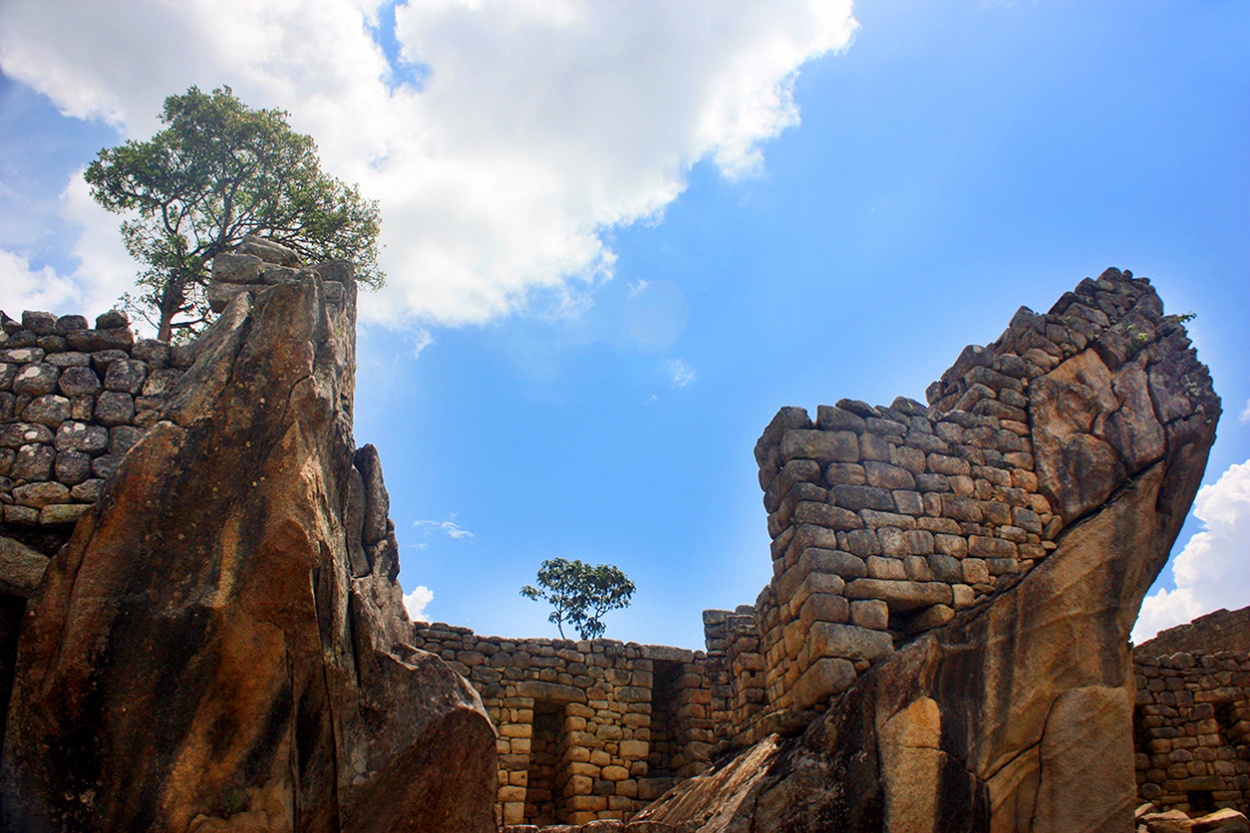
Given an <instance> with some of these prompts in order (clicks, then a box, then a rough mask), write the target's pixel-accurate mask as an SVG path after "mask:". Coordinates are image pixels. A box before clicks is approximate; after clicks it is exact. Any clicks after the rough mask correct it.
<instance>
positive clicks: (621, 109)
mask: <svg viewBox="0 0 1250 833" xmlns="http://www.w3.org/2000/svg"><path fill="white" fill-rule="evenodd" d="M379 5H380V3H379V0H372V2H370V0H272V1H271V2H267V3H253V2H250V0H246V1H245V0H185V2H180V3H169V2H165V0H59V2H57V3H53V4H49V3H47V2H46V0H6V2H4V3H3V4H0V69H3V71H4V72H5V73H6V74H7V75H9V76H10V77H12V78H15V79H18V80H21V81H24V82H25V83H27V84H30V85H31V86H33V87H34V88H36V89H37V90H39V91H41V92H43V93H45V94H47V95H48V96H50V97H51V98H52V100H53V101H54V102H55V103H56V104H57V106H59V107H60V108H61V109H62V111H63V112H64V113H66V114H68V115H72V116H76V117H81V118H100V119H104V120H107V121H109V122H110V123H113V124H115V125H117V126H119V128H120V129H122V131H123V132H124V133H125V134H126V135H129V136H133V137H143V136H147V135H150V133H151V132H152V131H153V130H154V129H155V128H156V126H157V124H156V118H155V117H156V115H157V114H158V113H159V111H160V107H161V102H162V100H163V98H164V97H165V96H166V95H169V94H171V93H177V92H181V91H183V90H185V89H186V88H187V87H188V86H189V85H191V84H193V83H194V84H198V85H199V86H200V87H201V88H203V89H211V88H213V87H215V86H218V85H220V84H223V83H225V84H230V85H231V86H232V87H233V88H234V90H235V92H236V93H237V94H238V95H239V96H240V97H241V98H242V99H243V100H244V101H247V102H248V103H249V104H251V105H252V106H255V107H271V106H280V107H283V108H286V109H288V110H290V111H291V113H292V123H293V125H294V126H295V127H296V129H298V130H300V131H304V132H308V133H310V134H312V135H313V136H314V137H315V138H316V139H317V141H318V144H319V146H320V149H321V153H322V158H323V160H324V161H325V163H326V166H327V168H328V169H329V170H330V171H331V172H332V173H334V174H335V175H337V176H339V177H342V178H343V179H346V180H348V181H354V182H359V183H360V184H361V186H362V190H363V191H364V192H365V193H366V194H368V195H370V196H373V197H376V198H378V199H379V200H380V201H381V206H382V213H383V221H384V222H383V233H382V242H383V243H384V244H385V246H386V248H385V250H384V252H383V256H382V265H383V267H384V268H385V269H386V271H387V272H388V274H389V279H390V286H389V287H388V288H387V289H386V290H384V291H383V292H382V293H379V294H376V295H366V296H365V297H364V299H363V301H362V311H363V312H364V314H365V316H366V317H369V318H372V319H373V320H382V321H387V322H391V323H399V322H405V321H408V320H411V319H412V318H414V317H416V318H420V319H422V320H424V321H427V322H435V323H440V324H456V323H465V322H480V321H484V320H487V319H489V318H491V317H493V316H498V315H501V314H506V313H508V312H511V311H514V310H516V309H519V308H523V307H524V306H525V304H526V302H527V299H529V298H531V297H533V294H534V293H535V291H539V292H540V294H541V291H543V290H555V291H556V295H555V296H554V297H556V298H557V299H570V298H571V299H577V298H578V297H579V294H578V287H583V288H584V287H586V286H593V285H594V283H595V282H597V281H600V280H602V279H604V278H606V277H607V276H609V275H610V272H611V269H612V261H613V254H612V252H611V250H610V249H609V247H608V245H607V243H606V242H605V238H604V233H605V232H607V231H609V230H610V229H612V228H613V227H616V226H620V225H626V224H629V223H631V222H635V221H639V220H655V219H657V218H659V217H660V216H661V215H662V213H663V211H664V208H665V207H666V206H667V205H668V204H669V203H671V202H672V201H673V200H674V199H675V198H676V197H677V196H678V195H679V194H680V193H681V192H682V190H683V189H684V188H685V187H686V177H687V173H688V171H689V169H690V167H691V166H692V165H693V164H694V163H695V162H696V161H698V160H700V159H703V158H712V159H714V160H715V163H716V164H717V165H718V166H719V168H720V170H721V171H722V173H723V174H724V175H725V176H727V177H729V178H735V177H739V176H744V175H749V174H751V173H753V172H756V171H758V170H759V168H760V166H761V164H762V155H761V143H762V142H764V141H766V140H768V139H770V138H772V137H774V136H776V135H778V134H779V133H780V132H781V131H782V130H784V129H785V128H787V127H790V126H793V125H795V124H797V123H798V120H799V113H798V108H797V106H796V105H795V103H794V101H793V96H792V90H793V85H794V81H795V77H796V74H797V72H798V70H799V68H800V67H801V66H802V65H803V64H804V63H805V62H807V61H810V60H812V59H814V58H817V57H819V56H821V55H824V54H826V53H828V52H830V51H832V50H836V49H840V48H843V47H845V46H846V45H847V44H849V42H850V39H851V37H852V34H853V33H854V30H855V27H856V23H855V21H854V19H853V18H852V17H851V0H832V2H831V1H830V0H767V2H766V1H765V0H683V1H682V2H670V1H669V0H639V2H634V3H627V4H617V3H602V2H593V0H546V2H540V0H535V2H530V3H517V2H515V0H437V2H435V1H434V0H423V1H422V2H416V1H415V0H412V2H409V3H407V4H405V5H401V6H399V7H398V8H397V9H396V21H397V25H396V32H395V34H396V36H397V38H398V40H399V42H400V43H401V46H402V54H403V57H404V58H405V59H406V60H408V61H411V62H413V63H419V64H421V65H423V66H428V67H429V73H428V75H426V76H425V77H424V80H423V84H422V88H421V89H420V90H417V89H415V88H414V87H413V86H411V85H399V86H394V87H392V85H391V82H392V79H393V73H392V68H391V67H390V66H389V65H388V64H387V61H386V58H385V56H384V54H383V51H382V49H381V48H380V47H379V46H378V45H377V44H376V43H375V42H374V41H373V39H372V36H371V35H370V32H369V29H368V26H367V24H373V23H376V21H377V14H376V11H377V9H378V8H379ZM93 210H94V211H96V212H97V213H99V214H101V215H103V212H102V210H100V209H93ZM103 216H107V215H103ZM109 220H110V223H109V228H111V229H113V231H112V233H113V234H114V235H115V234H116V231H115V227H116V218H112V217H109ZM89 222H94V221H89ZM88 248H90V247H88ZM85 268H86V264H84V269H85ZM130 273H131V274H133V268H132V269H131V270H130ZM562 293H567V294H562Z"/></svg>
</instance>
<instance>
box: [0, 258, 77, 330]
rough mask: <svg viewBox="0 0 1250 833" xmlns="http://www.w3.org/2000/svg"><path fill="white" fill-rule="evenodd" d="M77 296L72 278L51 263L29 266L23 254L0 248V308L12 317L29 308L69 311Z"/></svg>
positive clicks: (75, 303)
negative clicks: (57, 269)
mask: <svg viewBox="0 0 1250 833" xmlns="http://www.w3.org/2000/svg"><path fill="white" fill-rule="evenodd" d="M78 297H79V293H78V287H77V286H75V285H74V282H73V281H71V280H70V279H68V278H66V277H63V276H61V275H58V274H57V273H56V271H55V270H53V269H52V268H51V267H48V266H44V267H42V268H40V269H32V268H31V266H30V261H29V260H28V259H27V257H26V256H25V255H24V254H22V253H20V252H11V251H8V250H7V249H0V309H2V310H4V311H5V312H7V313H8V314H9V315H11V316H12V317H14V318H21V317H22V311H23V310H28V309H36V310H48V311H55V312H59V313H62V314H64V313H68V312H69V311H70V309H69V308H70V307H73V306H76V305H77V303H78Z"/></svg>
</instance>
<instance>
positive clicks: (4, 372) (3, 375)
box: [0, 310, 194, 536]
mask: <svg viewBox="0 0 1250 833" xmlns="http://www.w3.org/2000/svg"><path fill="white" fill-rule="evenodd" d="M193 357H194V356H193V349H192V348H190V347H171V346H170V345H169V344H166V343H165V342H162V341H156V340H153V339H138V340H136V339H135V337H134V333H133V332H132V331H131V329H130V324H129V321H128V319H127V317H126V315H125V313H123V312H120V311H118V310H111V311H109V312H106V313H104V314H103V315H101V316H99V317H98V318H97V319H96V322H95V327H94V328H92V327H89V326H88V323H87V319H86V318H84V317H83V316H81V315H64V316H60V317H57V316H55V315H53V314H52V313H48V312H37V311H27V312H24V313H23V314H22V318H21V320H20V321H18V320H15V319H12V318H10V317H9V316H7V315H5V314H4V313H3V312H0V505H2V506H3V524H4V527H5V531H6V533H7V534H10V535H18V536H20V535H21V534H22V533H23V532H35V531H38V530H39V529H40V528H45V529H49V528H60V527H63V526H64V525H68V524H72V523H74V522H76V521H77V520H78V519H79V518H80V517H81V516H82V514H83V513H84V512H86V511H87V509H88V508H90V506H91V505H92V504H93V503H94V502H95V501H97V500H98V499H99V497H100V492H101V490H102V488H103V486H104V482H105V480H106V479H107V478H108V476H109V475H110V474H112V472H113V470H114V469H115V468H116V466H117V464H118V463H119V462H120V461H121V458H122V455H124V454H125V453H126V451H127V449H129V448H130V447H131V446H132V445H134V444H135V443H136V442H137V441H138V440H139V438H140V437H141V436H143V432H144V430H145V429H146V428H147V427H148V426H150V425H152V424H153V423H154V422H156V420H157V419H158V418H159V414H160V412H161V410H162V409H163V408H164V406H165V403H166V401H167V398H168V396H169V393H170V392H171V391H172V390H173V388H174V385H175V384H176V383H177V382H178V379H179V378H181V376H182V374H183V372H184V370H185V368H187V367H188V366H189V365H190V364H191V361H192V359H193Z"/></svg>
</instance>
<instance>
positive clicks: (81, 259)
mask: <svg viewBox="0 0 1250 833" xmlns="http://www.w3.org/2000/svg"><path fill="white" fill-rule="evenodd" d="M56 214H57V215H58V216H59V217H60V218H61V220H63V221H64V222H65V223H66V224H68V225H69V226H72V227H74V228H76V229H77V230H78V233H79V237H78V241H77V244H76V246H75V251H76V254H77V256H78V267H77V268H76V269H75V270H74V271H73V272H72V273H71V274H69V275H62V274H59V273H58V272H56V271H55V270H54V269H52V268H51V267H50V266H41V267H39V268H37V269H36V268H34V267H32V265H31V263H30V259H29V258H28V257H27V256H26V255H25V254H24V253H23V252H21V251H15V250H11V249H5V248H0V309H3V310H5V311H6V312H8V313H9V314H11V315H14V316H17V315H18V314H19V313H21V311H22V310H28V309H38V310H48V311H51V312H57V313H62V314H65V313H86V314H89V315H97V314H99V313H101V312H104V311H105V310H107V309H110V308H112V307H113V306H115V305H116V303H117V299H118V297H119V296H120V295H121V294H122V293H123V292H125V291H126V290H127V289H129V288H131V287H132V285H133V283H134V275H135V264H134V261H132V260H131V259H130V256H129V255H128V254H126V249H125V247H124V246H123V245H122V243H121V236H120V235H119V234H118V231H117V227H118V225H119V221H118V219H117V217H115V216H113V215H110V214H107V213H105V212H103V211H99V210H98V208H97V206H96V205H95V203H93V202H92V200H91V196H90V194H89V193H88V190H87V183H86V182H84V181H83V179H82V176H81V175H80V174H78V173H76V174H75V175H74V177H73V179H71V180H70V183H69V185H68V186H67V187H66V188H65V190H64V192H62V193H61V195H60V200H59V205H58V206H57V210H56Z"/></svg>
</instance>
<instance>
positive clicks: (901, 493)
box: [894, 489, 924, 516]
mask: <svg viewBox="0 0 1250 833" xmlns="http://www.w3.org/2000/svg"><path fill="white" fill-rule="evenodd" d="M894 508H895V509H897V510H898V511H899V512H901V513H902V514H904V515H915V516H919V515H923V514H924V500H923V499H922V498H921V496H920V492H913V491H906V490H901V489H900V490H896V491H895V492H894Z"/></svg>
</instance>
